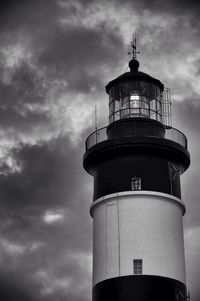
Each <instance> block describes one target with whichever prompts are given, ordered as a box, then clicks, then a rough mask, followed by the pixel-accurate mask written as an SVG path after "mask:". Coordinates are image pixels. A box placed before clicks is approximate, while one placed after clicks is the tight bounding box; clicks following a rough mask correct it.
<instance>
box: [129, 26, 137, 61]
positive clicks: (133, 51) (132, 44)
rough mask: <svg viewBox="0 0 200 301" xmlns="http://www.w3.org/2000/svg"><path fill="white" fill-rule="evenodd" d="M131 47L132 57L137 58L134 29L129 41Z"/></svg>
mask: <svg viewBox="0 0 200 301" xmlns="http://www.w3.org/2000/svg"><path fill="white" fill-rule="evenodd" d="M130 44H131V47H132V49H133V50H132V54H133V59H137V54H139V53H140V52H139V51H137V37H136V31H135V34H132V41H131V43H130ZM129 54H130V52H129Z"/></svg>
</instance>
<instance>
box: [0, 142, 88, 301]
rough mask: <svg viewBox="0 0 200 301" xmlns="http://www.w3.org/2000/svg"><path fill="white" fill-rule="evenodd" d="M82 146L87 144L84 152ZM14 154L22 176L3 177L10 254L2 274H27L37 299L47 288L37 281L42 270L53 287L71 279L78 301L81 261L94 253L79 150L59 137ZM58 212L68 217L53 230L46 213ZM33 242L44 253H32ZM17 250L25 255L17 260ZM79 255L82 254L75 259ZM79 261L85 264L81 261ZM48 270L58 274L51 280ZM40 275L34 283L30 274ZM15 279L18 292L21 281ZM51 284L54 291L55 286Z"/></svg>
mask: <svg viewBox="0 0 200 301" xmlns="http://www.w3.org/2000/svg"><path fill="white" fill-rule="evenodd" d="M82 146H83V142H81V149H82ZM82 150H83V149H82ZM13 155H14V157H15V159H16V160H17V162H18V163H19V164H20V166H21V168H22V171H21V172H20V173H19V172H18V173H14V174H11V175H6V176H4V175H1V176H0V186H1V188H2V189H1V192H0V199H1V202H0V208H1V225H0V245H1V249H3V248H5V250H7V248H8V251H7V252H8V253H7V254H6V253H5V254H4V255H3V256H4V263H1V272H0V275H2V277H3V275H4V273H5V271H7V273H11V274H12V273H13V266H15V269H14V271H16V270H18V269H19V268H20V272H21V274H22V275H27V282H28V283H29V286H28V285H27V287H28V288H26V291H27V292H28V293H29V295H32V296H34V298H35V297H36V296H37V295H40V293H41V291H42V290H43V289H44V288H43V285H44V283H43V278H42V279H41V283H40V284H38V282H40V281H39V279H40V278H39V279H38V280H37V278H38V277H40V270H42V271H44V272H45V271H47V273H48V274H49V275H50V276H49V275H46V274H45V277H50V280H51V277H52V283H53V282H54V281H55V283H57V282H56V281H57V280H56V279H65V278H66V279H67V278H68V277H69V276H70V278H71V279H72V280H71V281H73V284H72V285H71V287H70V288H69V289H68V292H69V295H70V294H71V300H76V293H75V291H74V287H76V283H77V282H80V283H83V278H84V279H86V278H85V277H86V276H87V275H86V274H85V271H84V269H83V268H81V267H80V266H79V265H78V263H79V262H81V254H84V253H85V254H87V253H88V252H90V250H91V239H90V236H91V225H90V220H89V219H88V207H89V203H88V201H89V200H88V199H87V193H86V192H85V188H84V186H85V185H87V177H86V178H85V177H84V175H83V170H82V168H81V154H80V148H76V149H74V147H73V146H72V144H71V142H70V140H69V138H67V137H58V138H57V139H54V140H51V141H49V142H48V143H43V144H41V145H35V146H29V145H21V146H20V147H18V149H15V150H14V151H13ZM86 204H88V206H86ZM56 210H61V211H60V212H63V214H64V218H63V221H62V222H61V223H55V224H52V225H48V223H46V222H45V220H44V215H45V213H46V212H48V211H53V212H54V211H55V212H56ZM82 221H84V222H82ZM2 241H3V242H2ZM4 241H5V242H4ZM34 242H35V243H36V244H37V242H39V245H40V244H41V245H42V247H41V250H40V253H39V254H38V253H37V251H36V252H35V253H36V254H35V253H34V251H32V247H31V246H32V245H34ZM18 246H19V248H22V250H21V249H20V250H21V251H20V250H19V253H17V254H18V255H17V257H16V256H14V254H15V251H16V252H17V248H18ZM20 246H21V247H20ZM10 248H11V250H10ZM12 248H13V251H12ZM77 250H78V252H79V253H78V254H80V255H78V254H77V257H75V258H76V259H73V258H74V256H75V254H76V252H77ZM10 252H11V253H10ZM20 252H22V256H20ZM12 254H13V257H12V256H11V255H12ZM72 255H73V256H72ZM79 256H80V261H77V259H78V257H79ZM44 258H45V260H44ZM83 258H84V257H83ZM83 260H84V259H83ZM49 269H50V270H51V271H52V270H53V274H52V276H51V273H52V272H48V270H49ZM37 273H38V275H39V276H38V277H35V278H34V279H33V278H32V276H31V275H34V274H36V275H37ZM45 273H46V272H45ZM13 278H14V280H13V282H14V283H16V287H18V284H19V285H20V282H19V281H18V279H17V276H16V278H15V277H14V276H13ZM62 281H63V280H62ZM58 282H59V280H58ZM31 283H32V284H33V285H34V289H35V291H33V289H32V284H31ZM48 285H49V286H50V287H51V285H52V286H53V284H51V283H49V284H48ZM8 286H9V282H8ZM66 286H67V284H66ZM64 291H65V290H64ZM0 292H1V291H0ZM60 293H61V294H62V289H61V288H60ZM77 294H79V293H77ZM50 295H51V294H50ZM0 296H1V295H0ZM9 296H10V295H9ZM43 297H44V300H46V297H45V294H44V296H43V295H42V296H41V297H40V298H41V300H43ZM49 298H51V296H50V297H49ZM54 298H56V297H55V296H54ZM77 298H78V296H77ZM5 300H7V299H5ZM21 300H23V299H21ZM47 300H50V299H48V298H47ZM54 300H56V299H54ZM58 300H59V292H58Z"/></svg>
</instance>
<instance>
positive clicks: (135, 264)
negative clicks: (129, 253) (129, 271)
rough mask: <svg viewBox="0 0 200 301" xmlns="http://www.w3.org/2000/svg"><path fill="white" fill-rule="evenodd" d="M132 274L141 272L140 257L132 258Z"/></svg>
mask: <svg viewBox="0 0 200 301" xmlns="http://www.w3.org/2000/svg"><path fill="white" fill-rule="evenodd" d="M133 274H134V275H141V274H142V259H133Z"/></svg>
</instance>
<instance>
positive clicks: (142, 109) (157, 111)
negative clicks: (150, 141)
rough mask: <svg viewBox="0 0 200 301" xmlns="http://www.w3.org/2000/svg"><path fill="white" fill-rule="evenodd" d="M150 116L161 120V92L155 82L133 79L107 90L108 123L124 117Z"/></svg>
mask: <svg viewBox="0 0 200 301" xmlns="http://www.w3.org/2000/svg"><path fill="white" fill-rule="evenodd" d="M134 117H139V118H150V119H154V120H157V121H160V122H162V92H161V89H160V88H159V87H158V86H156V85H155V84H152V83H149V82H147V81H141V80H134V81H127V82H122V83H120V84H116V85H115V86H114V87H112V88H111V89H110V91H109V121H110V123H112V122H114V121H117V120H119V119H124V118H134Z"/></svg>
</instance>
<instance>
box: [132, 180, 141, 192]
mask: <svg viewBox="0 0 200 301" xmlns="http://www.w3.org/2000/svg"><path fill="white" fill-rule="evenodd" d="M131 190H141V178H140V177H132V178H131Z"/></svg>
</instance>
